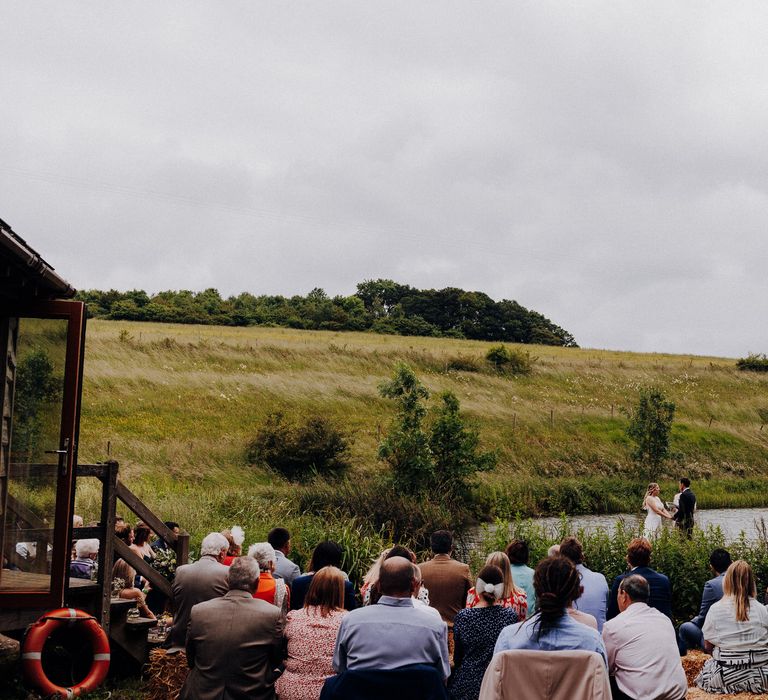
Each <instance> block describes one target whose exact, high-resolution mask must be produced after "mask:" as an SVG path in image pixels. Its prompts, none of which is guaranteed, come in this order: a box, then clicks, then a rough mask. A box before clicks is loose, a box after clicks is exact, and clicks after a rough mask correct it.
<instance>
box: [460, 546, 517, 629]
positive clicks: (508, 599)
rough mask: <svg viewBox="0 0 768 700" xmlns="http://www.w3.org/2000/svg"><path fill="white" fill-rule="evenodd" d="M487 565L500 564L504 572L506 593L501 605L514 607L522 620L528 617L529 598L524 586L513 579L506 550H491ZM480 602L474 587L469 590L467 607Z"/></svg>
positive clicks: (486, 561) (472, 606) (503, 595)
mask: <svg viewBox="0 0 768 700" xmlns="http://www.w3.org/2000/svg"><path fill="white" fill-rule="evenodd" d="M485 565H486V566H489V565H492V566H498V567H499V568H500V569H501V570H502V572H503V574H504V593H503V594H502V597H501V600H500V601H499V603H498V604H499V605H501V607H503V608H512V610H514V611H515V613H517V619H518V620H520V621H521V622H522V621H523V620H525V618H526V617H528V599H527V595H526V593H525V591H524V590H523V589H522V588H518V587H517V586H515V582H514V580H513V579H512V568H511V567H510V565H509V557H508V556H507V555H506V554H504V552H491V553H490V554H489V555H488V558H487V559H486V560H485ZM479 602H480V596H479V595H478V594H477V591H475V589H474V588H470V589H469V591H468V592H467V607H468V608H474V607H475V606H476V605H477V604H478V603H479Z"/></svg>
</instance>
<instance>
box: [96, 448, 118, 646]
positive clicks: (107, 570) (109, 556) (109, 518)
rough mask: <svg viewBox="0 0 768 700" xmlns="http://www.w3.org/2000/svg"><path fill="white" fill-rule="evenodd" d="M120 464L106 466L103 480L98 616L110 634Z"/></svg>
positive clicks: (112, 462)
mask: <svg viewBox="0 0 768 700" xmlns="http://www.w3.org/2000/svg"><path fill="white" fill-rule="evenodd" d="M118 468H119V465H118V463H117V462H116V461H115V460H113V459H111V460H109V461H108V462H106V463H105V464H104V472H103V478H102V480H101V527H102V530H103V532H104V537H103V539H102V541H101V544H100V546H99V574H98V579H97V581H98V585H99V595H100V600H99V606H98V610H97V614H98V616H99V622H100V623H101V626H102V628H103V629H104V631H105V632H106V633H107V634H109V622H110V619H109V613H110V606H111V603H112V562H113V561H114V541H115V509H116V503H117V471H118Z"/></svg>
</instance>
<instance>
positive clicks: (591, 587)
mask: <svg viewBox="0 0 768 700" xmlns="http://www.w3.org/2000/svg"><path fill="white" fill-rule="evenodd" d="M560 556H561V557H567V558H568V559H570V560H571V561H572V562H573V563H574V564H575V565H576V570H577V571H578V572H579V576H581V586H582V588H583V589H584V590H582V592H581V595H580V596H579V597H578V598H577V599H576V600H575V601H573V607H574V608H576V609H577V610H581V611H582V612H585V613H589V614H590V615H592V616H593V617H594V618H595V620H597V631H598V632H602V631H603V625H604V624H605V611H606V609H607V607H608V582H607V581H606V580H605V576H603V575H602V574H601V573H599V572H597V571H592V570H590V569H588V568H587V567H586V566H584V549H583V547H582V546H581V542H579V540H578V539H576V538H575V537H566V538H565V539H564V540H563V541H562V542H561V543H560Z"/></svg>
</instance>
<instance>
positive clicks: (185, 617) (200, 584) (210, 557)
mask: <svg viewBox="0 0 768 700" xmlns="http://www.w3.org/2000/svg"><path fill="white" fill-rule="evenodd" d="M228 549H229V542H228V541H227V538H226V537H224V535H222V534H221V533H220V532H211V533H210V534H208V535H206V536H205V538H204V539H203V542H202V544H201V545H200V559H198V561H196V562H194V563H192V564H183V565H182V566H180V567H179V568H178V569H176V576H175V577H174V579H173V583H172V584H171V587H172V588H173V609H174V614H173V626H172V627H171V633H170V634H169V635H168V646H169V647H172V648H173V647H183V646H184V644H185V642H186V639H187V625H188V624H189V615H190V612H191V611H192V606H193V605H197V604H198V603H203V602H204V601H206V600H211V598H219V597H220V596H223V595H224V594H225V593H226V592H227V573H228V571H229V569H228V568H227V567H226V566H224V565H223V564H222V563H221V562H222V561H223V560H224V557H226V556H227V550H228Z"/></svg>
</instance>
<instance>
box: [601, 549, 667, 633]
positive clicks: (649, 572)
mask: <svg viewBox="0 0 768 700" xmlns="http://www.w3.org/2000/svg"><path fill="white" fill-rule="evenodd" d="M650 561H651V543H650V542H649V541H648V540H647V539H645V537H635V539H633V540H632V541H630V543H629V545H628V546H627V564H629V569H630V570H629V571H627V572H625V573H623V574H619V575H618V576H617V577H616V578H615V579H613V585H612V586H611V593H610V595H609V597H608V610H607V611H606V619H608V620H610V619H611V618H614V617H616V616H617V615H618V614H619V604H618V600H617V597H618V593H619V584H620V583H621V581H622V579H624V578H626V577H627V576H630V575H631V574H637V575H638V576H642V577H643V578H644V579H645V580H646V581H648V585H649V586H650V588H651V597H650V598H649V599H648V605H650V606H651V607H652V608H656V610H659V611H660V612H663V613H664V614H665V615H666V616H667V617H669V618H670V619H671V618H672V587H671V586H670V585H669V579H668V578H667V577H666V576H665V575H664V574H660V573H659V572H658V571H654V570H653V569H652V568H651V567H650V566H648V564H649V563H650Z"/></svg>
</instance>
